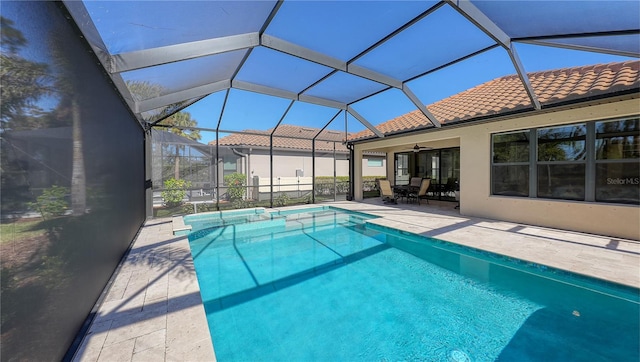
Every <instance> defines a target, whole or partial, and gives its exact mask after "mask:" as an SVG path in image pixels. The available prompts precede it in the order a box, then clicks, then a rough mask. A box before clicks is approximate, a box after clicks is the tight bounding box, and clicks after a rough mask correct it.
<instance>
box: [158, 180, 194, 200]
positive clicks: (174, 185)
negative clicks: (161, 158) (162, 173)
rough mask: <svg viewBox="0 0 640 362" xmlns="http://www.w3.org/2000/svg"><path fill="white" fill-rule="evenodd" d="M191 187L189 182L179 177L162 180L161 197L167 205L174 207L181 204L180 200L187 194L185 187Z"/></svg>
mask: <svg viewBox="0 0 640 362" xmlns="http://www.w3.org/2000/svg"><path fill="white" fill-rule="evenodd" d="M189 187H191V182H190V181H186V180H181V179H177V180H176V179H175V178H170V179H168V180H165V181H164V188H165V190H164V191H162V199H163V200H164V203H165V204H166V205H167V206H168V207H175V206H178V205H180V204H182V200H183V199H184V197H185V196H186V195H187V190H186V189H187V188H189Z"/></svg>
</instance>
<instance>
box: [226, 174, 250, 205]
mask: <svg viewBox="0 0 640 362" xmlns="http://www.w3.org/2000/svg"><path fill="white" fill-rule="evenodd" d="M246 179H247V178H246V177H245V175H244V174H241V173H237V172H236V173H232V174H229V175H226V176H225V177H224V184H225V186H227V188H228V189H227V194H228V195H229V201H235V200H242V199H243V198H244V193H245V187H244V184H245V181H246Z"/></svg>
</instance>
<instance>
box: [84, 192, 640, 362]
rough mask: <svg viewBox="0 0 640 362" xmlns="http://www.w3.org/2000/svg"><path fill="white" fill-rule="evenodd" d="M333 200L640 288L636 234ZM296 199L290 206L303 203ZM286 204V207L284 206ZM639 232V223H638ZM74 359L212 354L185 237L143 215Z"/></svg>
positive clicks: (393, 221)
mask: <svg viewBox="0 0 640 362" xmlns="http://www.w3.org/2000/svg"><path fill="white" fill-rule="evenodd" d="M322 205H331V206H336V207H341V208H345V209H349V210H354V211H361V212H366V213H370V214H373V215H376V216H381V218H379V219H375V220H373V221H371V222H374V223H377V224H380V225H384V226H389V227H392V228H396V229H399V230H404V231H408V232H412V233H416V234H421V235H425V236H431V237H435V238H438V239H441V240H446V241H450V242H454V243H458V244H462V245H466V246H471V247H474V248H478V249H483V250H487V251H491V252H496V253H499V254H502V255H507V256H511V257H515V258H518V259H523V260H527V261H531V262H535V263H539V264H544V265H548V266H551V267H555V268H559V269H563V270H568V271H571V272H575V273H579V274H584V275H588V276H592V277H596V278H600V279H604V280H609V281H613V282H616V283H620V284H625V285H630V286H633V287H636V288H640V241H638V240H628V239H620V238H612V237H607V236H599V235H592V234H584V233H578V232H573V231H565V230H558V229H549V228H543V227H538V226H531V225H524V224H518V223H511V222H505V221H497V220H489V219H482V218H473V217H466V216H462V215H460V213H459V212H458V210H456V209H453V207H454V204H452V203H447V202H442V203H438V202H431V203H430V204H429V205H424V204H423V205H416V204H398V205H383V204H382V202H380V199H379V198H377V199H368V200H365V202H348V201H344V202H333V203H328V204H322ZM304 207H307V206H306V205H305V206H297V207H292V208H304ZM287 209H290V208H287ZM639 233H640V226H639ZM103 294H104V295H105V297H104V299H103V301H102V304H101V305H99V306H98V308H97V312H96V316H95V319H94V321H93V323H92V325H91V327H90V328H89V331H88V332H87V334H86V336H85V338H84V340H83V342H82V345H81V346H80V348H79V350H78V352H77V353H76V356H75V357H74V361H109V362H112V361H215V352H214V344H215V341H213V343H212V341H211V337H210V334H209V329H208V326H207V320H206V317H205V313H204V307H203V304H202V300H201V298H200V289H199V287H198V281H197V279H196V275H195V270H194V267H193V259H192V258H191V253H190V250H189V243H188V240H187V237H186V236H174V235H173V227H172V222H171V218H158V219H151V220H148V221H147V222H146V223H145V225H144V227H143V228H142V229H141V230H140V233H139V234H138V236H137V238H136V240H135V241H134V243H133V246H132V249H131V250H130V252H129V254H128V256H127V257H126V259H125V260H124V261H123V263H122V264H121V265H120V267H119V269H118V271H117V272H116V273H115V275H114V278H112V281H111V283H110V285H108V286H107V288H106V289H105V292H104V293H103Z"/></svg>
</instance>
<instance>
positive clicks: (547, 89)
mask: <svg viewBox="0 0 640 362" xmlns="http://www.w3.org/2000/svg"><path fill="white" fill-rule="evenodd" d="M639 68H640V61H627V62H619V63H608V64H598V65H591V66H582V67H574V68H563V69H556V70H549V71H543V72H535V73H529V74H528V75H529V80H530V82H531V86H532V87H533V89H534V92H535V94H536V96H537V97H538V100H539V101H540V103H541V104H542V106H543V108H544V107H549V106H552V105H554V104H558V103H564V102H568V101H575V100H580V99H585V100H587V99H589V98H592V97H598V96H605V95H607V94H614V93H617V92H621V91H629V90H634V89H635V90H639V89H640V71H639ZM427 109H428V110H429V111H430V112H431V113H433V115H434V116H435V117H436V118H437V119H438V120H439V121H440V122H441V123H442V124H448V123H449V124H450V123H454V122H460V121H470V120H473V119H474V118H479V117H482V118H485V117H490V116H498V115H501V114H505V113H511V112H514V111H521V110H527V109H529V110H530V109H533V108H532V105H531V101H530V100H529V97H528V96H527V93H526V91H525V89H524V87H523V85H522V83H521V82H520V79H519V78H518V76H517V75H509V76H505V77H501V78H497V79H494V80H492V81H489V82H486V83H483V84H480V85H478V86H476V87H474V88H471V89H468V90H466V91H464V92H461V93H458V94H455V95H453V96H451V97H448V98H445V99H443V100H441V101H438V102H435V103H433V104H430V105H428V106H427ZM430 127H432V125H431V123H430V122H429V121H428V120H427V118H426V117H425V116H424V115H423V114H422V112H420V111H419V110H415V111H413V112H410V113H407V114H404V115H402V116H399V117H396V118H394V119H391V120H389V121H387V122H384V123H381V124H379V125H377V126H376V128H377V129H378V130H380V132H382V133H383V134H385V135H389V134H394V133H401V132H406V131H411V130H419V129H424V128H430ZM373 136H374V135H373V132H371V131H370V130H368V129H366V130H364V131H361V132H358V133H356V134H353V135H351V137H350V140H357V139H364V138H369V137H373Z"/></svg>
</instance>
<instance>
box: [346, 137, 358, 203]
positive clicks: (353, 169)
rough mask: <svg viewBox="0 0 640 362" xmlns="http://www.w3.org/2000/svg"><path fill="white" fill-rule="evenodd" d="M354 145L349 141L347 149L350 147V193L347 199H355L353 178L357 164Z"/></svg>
mask: <svg viewBox="0 0 640 362" xmlns="http://www.w3.org/2000/svg"><path fill="white" fill-rule="evenodd" d="M353 148H354V146H353V144H351V143H347V149H349V194H348V195H347V201H352V200H353V195H354V194H355V186H354V184H353V179H354V177H355V174H356V171H355V164H354V162H353V158H354V156H355V154H354V150H353Z"/></svg>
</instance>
